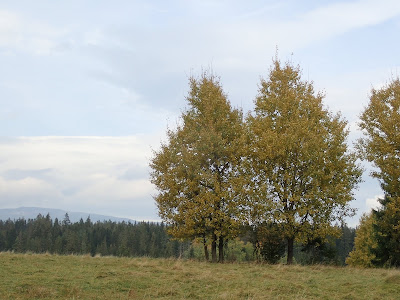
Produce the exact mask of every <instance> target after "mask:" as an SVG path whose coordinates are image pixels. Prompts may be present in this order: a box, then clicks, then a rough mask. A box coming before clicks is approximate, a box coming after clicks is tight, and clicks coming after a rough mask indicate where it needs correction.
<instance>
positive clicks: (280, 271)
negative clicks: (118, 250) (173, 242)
mask: <svg viewBox="0 0 400 300" xmlns="http://www.w3.org/2000/svg"><path fill="white" fill-rule="evenodd" d="M399 297H400V271H399V270H387V269H355V268H341V267H327V266H297V265H295V266H285V265H260V264H254V263H249V264H247V263H243V264H236V263H232V264H230V263H227V264H210V263H202V262H196V261H184V260H175V259H151V258H117V257H90V256H55V255H47V254H42V255H39V254H12V253H0V299H399Z"/></svg>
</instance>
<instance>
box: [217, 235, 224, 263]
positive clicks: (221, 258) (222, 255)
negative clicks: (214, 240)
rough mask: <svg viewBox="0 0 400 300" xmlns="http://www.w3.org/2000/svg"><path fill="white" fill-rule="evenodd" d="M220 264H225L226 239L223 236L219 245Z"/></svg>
mask: <svg viewBox="0 0 400 300" xmlns="http://www.w3.org/2000/svg"><path fill="white" fill-rule="evenodd" d="M218 252H219V253H218V254H219V257H218V262H220V263H223V262H224V238H223V237H222V236H220V237H219V243H218Z"/></svg>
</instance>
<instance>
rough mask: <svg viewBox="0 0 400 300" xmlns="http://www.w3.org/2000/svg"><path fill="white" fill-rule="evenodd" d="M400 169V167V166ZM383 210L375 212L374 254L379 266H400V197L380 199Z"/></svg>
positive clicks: (375, 261) (375, 262) (376, 263)
mask: <svg viewBox="0 0 400 300" xmlns="http://www.w3.org/2000/svg"><path fill="white" fill-rule="evenodd" d="M399 167H400V165H399ZM380 203H381V208H379V209H377V210H374V211H373V216H374V219H375V225H374V238H375V240H376V242H377V245H376V247H375V248H373V249H372V252H373V253H374V254H375V258H374V259H373V262H374V264H375V265H377V266H387V267H392V266H393V267H399V266H400V197H389V196H387V197H385V198H384V199H380Z"/></svg>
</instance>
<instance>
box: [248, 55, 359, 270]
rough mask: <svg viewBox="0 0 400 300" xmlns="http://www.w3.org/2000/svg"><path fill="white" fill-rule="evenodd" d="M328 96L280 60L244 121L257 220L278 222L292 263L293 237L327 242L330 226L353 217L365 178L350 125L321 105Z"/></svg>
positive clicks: (250, 185) (261, 87) (265, 81)
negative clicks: (358, 187)
mask: <svg viewBox="0 0 400 300" xmlns="http://www.w3.org/2000/svg"><path fill="white" fill-rule="evenodd" d="M323 97H324V95H323V94H322V93H315V92H314V88H313V84H312V83H310V82H307V81H303V80H302V79H301V72H300V69H299V67H293V66H292V65H291V64H290V63H286V64H281V63H280V62H279V61H278V59H275V60H274V63H273V67H272V68H271V71H270V73H269V76H268V78H267V79H262V80H261V84H260V89H259V94H258V96H257V97H256V100H255V114H254V115H249V116H248V118H247V123H248V124H247V125H248V133H249V154H248V156H249V164H250V166H251V167H250V168H249V169H250V170H251V171H252V172H251V173H252V174H251V175H250V178H251V183H250V184H249V188H248V191H249V193H250V194H251V199H252V207H253V208H254V210H253V213H252V215H253V218H255V219H257V220H258V221H260V220H261V221H267V220H273V221H274V222H276V223H279V224H280V226H281V228H282V231H283V234H284V236H285V238H286V240H287V244H288V259H287V261H288V263H289V264H290V263H291V262H292V257H293V243H294V240H295V239H298V240H305V239H312V238H313V237H325V236H326V235H328V234H330V233H332V232H333V231H334V228H333V227H332V226H331V224H332V222H334V221H335V220H339V221H342V220H343V218H344V217H345V216H351V215H352V214H353V210H352V209H351V208H350V206H349V202H350V201H351V200H353V193H352V190H353V188H354V187H355V186H356V185H357V184H358V182H359V180H360V176H361V170H360V168H359V167H358V166H357V165H356V162H355V161H356V156H355V155H354V154H352V153H349V151H348V149H347V144H346V138H347V136H348V130H347V129H346V125H347V122H346V121H344V120H343V119H342V118H341V117H340V115H332V114H331V113H330V112H329V111H327V110H326V109H324V108H323V105H322V100H323Z"/></svg>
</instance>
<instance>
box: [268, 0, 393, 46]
mask: <svg viewBox="0 0 400 300" xmlns="http://www.w3.org/2000/svg"><path fill="white" fill-rule="evenodd" d="M399 14H400V2H398V1H393V0H386V1H379V2H378V1H374V0H360V1H353V2H340V3H333V4H330V5H327V6H322V7H319V8H317V9H314V10H312V11H309V12H307V13H305V14H303V15H300V16H299V17H298V18H297V19H296V20H294V21H293V22H288V23H284V24H280V25H278V24H277V25H278V26H277V27H276V28H277V32H276V33H277V35H278V36H277V37H276V38H279V40H280V41H282V42H283V43H279V45H282V44H283V45H285V44H287V43H288V44H289V45H288V46H289V47H290V48H292V49H294V48H295V47H298V46H305V45H308V44H309V43H313V42H315V41H319V40H324V39H328V38H331V37H333V36H336V35H339V34H343V33H346V32H348V31H350V30H354V29H358V28H362V27H366V26H372V25H376V24H379V23H382V22H385V21H387V20H389V19H391V18H393V17H395V16H398V15H399Z"/></svg>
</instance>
